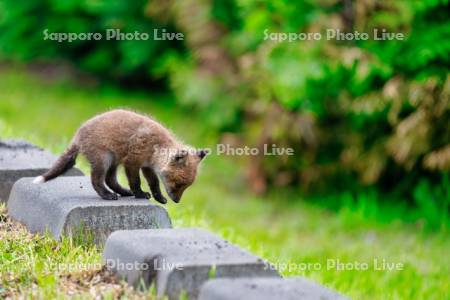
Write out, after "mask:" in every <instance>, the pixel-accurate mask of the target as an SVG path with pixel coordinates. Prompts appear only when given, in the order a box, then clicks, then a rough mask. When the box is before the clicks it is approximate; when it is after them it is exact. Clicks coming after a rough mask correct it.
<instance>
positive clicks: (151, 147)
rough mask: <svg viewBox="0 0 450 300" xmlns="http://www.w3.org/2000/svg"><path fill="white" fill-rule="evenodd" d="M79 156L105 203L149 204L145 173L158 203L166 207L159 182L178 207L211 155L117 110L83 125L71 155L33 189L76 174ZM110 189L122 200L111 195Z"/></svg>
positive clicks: (140, 117) (156, 125)
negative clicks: (121, 170) (121, 172)
mask: <svg viewBox="0 0 450 300" xmlns="http://www.w3.org/2000/svg"><path fill="white" fill-rule="evenodd" d="M78 153H81V154H83V155H84V156H85V157H86V158H87V160H88V161H89V162H90V164H91V180H92V185H93V187H94V189H95V191H96V192H97V193H98V194H99V195H100V197H102V198H103V199H106V200H117V199H118V195H117V194H119V195H121V196H133V195H134V196H135V197H136V198H150V193H146V192H144V191H142V189H141V182H140V177H139V172H140V170H142V173H143V174H144V177H145V179H146V180H147V182H148V184H149V186H150V190H151V192H152V194H153V197H154V198H155V200H157V201H158V202H160V203H167V200H166V198H164V196H163V195H162V194H161V190H160V188H159V180H158V176H159V177H160V178H161V180H162V182H163V184H164V186H165V188H166V191H167V194H168V195H169V196H170V198H171V199H172V200H173V201H175V202H177V203H178V202H179V201H180V199H181V195H182V194H183V192H184V190H185V189H186V188H187V187H188V186H190V185H191V184H192V183H193V182H194V180H195V176H196V174H197V167H198V165H199V163H200V161H201V160H202V159H203V158H204V157H205V156H206V154H207V151H205V150H195V149H194V148H192V147H190V146H187V145H184V144H182V143H181V142H179V141H178V140H177V139H176V138H175V136H174V135H173V134H172V133H171V132H170V131H169V130H168V129H166V128H164V127H163V126H162V125H161V124H160V123H158V122H157V121H155V120H153V119H151V118H149V117H147V116H144V115H140V114H138V113H135V112H131V111H127V110H113V111H109V112H106V113H103V114H100V115H98V116H96V117H94V118H92V119H90V120H88V121H87V122H86V123H84V124H83V125H82V126H81V127H80V128H79V129H78V131H77V133H76V134H75V136H74V138H73V140H72V142H71V144H70V146H69V147H68V148H67V150H66V151H65V152H64V153H63V154H62V155H61V156H60V157H59V158H58V160H57V161H56V162H55V164H54V165H53V166H52V168H51V169H50V170H48V171H47V172H46V173H45V174H43V175H42V176H39V177H36V179H35V180H34V183H42V182H45V181H48V180H50V179H53V178H55V177H57V176H59V175H61V174H62V173H64V172H65V171H67V170H68V169H70V168H72V167H73V166H74V165H75V160H76V157H77V155H78ZM119 164H123V165H124V167H125V173H126V176H127V179H128V183H129V185H130V189H131V190H128V189H125V188H123V187H122V186H120V185H119V183H118V182H117V178H116V173H117V167H118V165H119ZM105 183H106V185H107V186H108V187H109V188H110V189H111V190H112V191H113V192H115V193H117V194H115V193H112V192H111V191H109V190H108V189H107V188H106V186H105Z"/></svg>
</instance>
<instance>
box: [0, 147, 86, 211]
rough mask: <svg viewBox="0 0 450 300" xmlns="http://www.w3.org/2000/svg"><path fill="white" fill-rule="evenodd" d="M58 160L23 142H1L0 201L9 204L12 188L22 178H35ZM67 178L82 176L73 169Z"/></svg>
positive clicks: (67, 173)
mask: <svg viewBox="0 0 450 300" xmlns="http://www.w3.org/2000/svg"><path fill="white" fill-rule="evenodd" d="M56 159H57V157H56V156H54V155H53V154H51V153H49V152H47V151H44V150H42V149H40V148H38V147H36V146H34V145H33V144H30V143H28V142H25V141H22V140H6V141H0V201H2V202H7V201H8V197H9V193H10V191H11V188H12V186H13V184H14V182H16V181H17V180H18V179H20V178H22V177H35V176H38V175H41V174H42V173H44V172H45V171H47V170H48V169H49V168H50V167H51V166H52V164H53V163H54V162H55V160H56ZM65 175H67V176H81V175H83V173H81V171H80V170H78V169H76V168H73V169H71V170H69V171H68V172H66V174H65Z"/></svg>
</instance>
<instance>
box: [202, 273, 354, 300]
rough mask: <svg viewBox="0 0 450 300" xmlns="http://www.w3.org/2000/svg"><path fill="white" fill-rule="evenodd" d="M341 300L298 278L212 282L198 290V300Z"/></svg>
mask: <svg viewBox="0 0 450 300" xmlns="http://www.w3.org/2000/svg"><path fill="white" fill-rule="evenodd" d="M235 299H246V300H344V299H348V298H346V297H344V296H342V295H340V294H338V293H336V292H334V291H332V290H330V289H327V288H325V287H323V286H321V285H320V284H317V283H315V282H313V281H310V280H308V279H305V278H301V277H291V278H237V279H213V280H209V281H207V282H206V283H205V284H204V285H203V286H202V287H201V290H200V296H199V300H235Z"/></svg>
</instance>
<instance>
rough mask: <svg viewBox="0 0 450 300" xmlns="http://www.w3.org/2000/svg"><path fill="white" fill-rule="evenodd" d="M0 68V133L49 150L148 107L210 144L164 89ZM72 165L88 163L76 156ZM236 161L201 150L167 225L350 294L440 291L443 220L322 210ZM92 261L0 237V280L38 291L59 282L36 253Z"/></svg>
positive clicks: (197, 141) (194, 140)
mask: <svg viewBox="0 0 450 300" xmlns="http://www.w3.org/2000/svg"><path fill="white" fill-rule="evenodd" d="M0 78H1V79H0V136H1V137H24V138H26V139H28V140H30V141H32V142H34V143H36V144H38V145H40V146H42V147H45V148H47V149H49V150H51V151H53V152H55V153H59V152H61V151H62V150H63V149H64V147H65V146H66V145H67V143H68V141H69V140H70V138H71V136H72V134H73V133H74V132H75V130H76V128H77V127H78V126H79V125H80V124H81V122H82V121H83V120H86V119H87V118H89V117H91V116H92V115H94V114H96V113H97V112H100V111H104V110H107V109H111V108H114V107H129V108H132V109H137V110H139V111H142V112H145V113H149V114H152V115H153V116H155V117H156V118H157V119H159V120H160V121H162V122H163V123H164V124H165V125H167V126H168V127H170V128H172V130H173V131H174V132H175V133H176V134H177V135H178V136H180V137H182V138H183V139H184V140H185V141H186V142H188V143H191V144H193V145H194V146H199V147H214V145H215V143H216V142H217V136H216V135H215V134H214V133H213V132H209V131H208V128H205V127H204V126H203V124H202V120H199V119H197V118H196V117H195V115H193V114H192V113H191V112H189V111H184V110H181V109H180V108H177V107H176V106H175V104H174V102H173V101H172V100H171V99H170V97H168V96H161V95H155V96H151V95H139V94H129V93H125V92H120V91H116V90H112V89H98V90H95V89H86V88H83V87H79V86H76V85H74V84H71V83H70V82H55V83H49V82H47V83H46V82H44V81H43V80H41V79H39V78H37V77H35V76H30V75H28V74H27V73H26V72H24V71H23V70H11V69H8V70H2V71H1V72H0ZM78 165H79V166H80V168H81V169H83V171H85V172H88V170H89V168H88V167H87V164H86V163H85V162H84V161H83V160H81V161H80V163H79V164H78ZM242 168H243V166H242V164H241V162H237V161H235V160H233V159H231V158H227V157H223V156H220V157H219V156H215V155H211V156H209V157H208V158H207V159H206V160H205V161H204V163H203V166H202V170H201V172H200V175H199V177H198V179H197V181H196V183H195V184H194V185H193V186H192V187H190V188H189V189H188V190H187V191H186V193H185V195H184V198H183V200H182V202H181V203H180V204H174V203H170V204H168V205H166V207H167V209H168V210H169V213H170V215H171V217H172V220H173V221H174V225H175V226H176V227H187V226H198V227H203V228H207V229H210V230H212V231H213V232H215V233H217V234H219V235H221V236H223V237H224V238H226V239H228V240H230V241H231V242H233V243H236V244H238V245H240V246H242V247H244V248H246V249H249V250H250V251H252V252H254V253H256V254H258V255H260V256H262V257H264V258H265V259H268V260H269V261H271V262H272V263H275V264H277V265H282V264H290V265H291V268H292V267H294V266H297V269H295V270H292V269H291V270H287V269H285V270H282V273H283V275H286V276H294V275H300V276H305V277H308V278H311V279H313V280H315V281H317V282H320V283H322V284H324V285H326V286H328V287H330V288H333V289H336V290H338V291H339V292H341V293H343V294H345V295H348V296H350V297H352V298H355V299H443V298H445V297H448V295H449V294H450V288H449V282H450V269H449V266H450V256H449V255H448V254H449V253H450V238H449V237H450V236H449V233H448V232H447V231H446V230H445V228H443V229H441V230H439V231H435V232H429V231H425V230H424V229H423V228H422V227H421V226H417V225H416V224H411V223H404V222H402V221H399V220H397V221H390V222H388V223H386V222H383V223H381V222H377V220H376V219H373V218H367V216H366V215H365V214H364V213H363V211H361V210H357V209H348V208H345V207H344V208H342V209H340V210H338V211H336V212H332V211H328V210H325V209H324V208H321V207H320V206H317V205H314V203H311V201H304V199H300V196H298V195H296V194H295V193H292V192H283V191H278V192H276V193H275V192H274V193H271V195H269V196H267V197H265V198H259V197H256V196H254V195H252V194H250V193H249V192H247V191H246V189H245V181H244V180H243V176H242V172H243V169H242ZM122 180H123V178H122ZM383 209H387V210H388V209H389V208H388V207H387V208H383ZM381 213H382V212H381ZM386 213H389V211H386ZM374 259H378V260H379V261H382V260H385V261H386V262H388V263H401V264H403V269H402V270H391V271H390V270H375V269H374V265H373V262H374ZM99 261H100V252H99V250H98V249H96V248H94V247H91V246H86V247H80V246H76V245H74V244H72V243H70V240H69V239H67V240H66V241H65V242H63V243H62V244H61V245H58V244H56V243H55V242H54V241H52V240H51V239H48V238H45V237H44V238H42V237H41V238H34V239H32V240H31V241H27V240H25V241H24V242H23V243H21V242H20V238H19V239H12V241H11V240H8V239H2V240H1V241H0V274H1V275H0V276H2V278H1V281H0V285H2V286H3V289H7V288H10V287H11V285H14V286H18V287H20V290H21V291H23V292H26V291H29V290H30V289H31V288H32V287H33V285H34V288H35V289H37V291H38V292H40V293H42V294H45V293H47V294H46V295H48V293H52V291H53V293H54V290H55V289H56V288H57V287H58V285H59V284H60V283H61V280H62V279H61V276H60V274H62V273H61V272H60V273H58V272H55V270H54V269H46V268H43V267H42V265H45V263H46V262H47V263H48V262H53V263H56V262H66V263H71V262H81V263H85V264H89V263H94V262H97V263H98V262H99ZM336 261H340V262H342V263H355V264H359V265H361V264H364V263H367V266H368V269H367V270H348V269H346V270H338V269H336V268H331V266H330V268H329V267H328V266H327V263H330V262H336ZM308 264H310V265H309V267H308ZM355 264H353V265H354V266H355ZM299 268H301V269H299ZM8 276H9V277H13V278H15V280H13V281H10V280H7V279H6V278H9V277H8ZM42 278H43V279H42ZM10 282H13V283H10ZM50 295H53V294H50ZM125 295H127V294H125ZM130 295H131V294H130ZM83 297H89V295H88V294H84V296H83Z"/></svg>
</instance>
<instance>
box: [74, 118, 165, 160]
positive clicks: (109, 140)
mask: <svg viewBox="0 0 450 300" xmlns="http://www.w3.org/2000/svg"><path fill="white" fill-rule="evenodd" d="M152 123H154V124H152ZM143 125H144V126H154V127H158V125H159V124H158V123H157V122H156V121H154V120H152V119H151V118H149V117H146V116H143V115H140V114H138V113H135V112H132V111H127V110H112V111H109V112H106V113H103V114H100V115H98V116H95V117H94V118H92V119H90V120H88V121H86V122H85V123H84V124H83V125H82V126H81V127H80V128H79V129H78V132H77V134H76V136H75V141H76V143H77V144H79V145H80V151H81V152H82V153H83V152H86V151H91V150H94V149H101V150H107V151H110V152H113V153H115V154H118V155H119V156H124V155H125V154H126V152H127V150H128V146H129V142H130V138H131V137H132V136H133V135H134V134H135V133H136V131H137V130H138V129H139V128H140V127H141V126H143ZM159 126H161V125H159Z"/></svg>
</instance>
